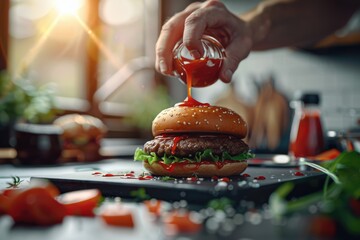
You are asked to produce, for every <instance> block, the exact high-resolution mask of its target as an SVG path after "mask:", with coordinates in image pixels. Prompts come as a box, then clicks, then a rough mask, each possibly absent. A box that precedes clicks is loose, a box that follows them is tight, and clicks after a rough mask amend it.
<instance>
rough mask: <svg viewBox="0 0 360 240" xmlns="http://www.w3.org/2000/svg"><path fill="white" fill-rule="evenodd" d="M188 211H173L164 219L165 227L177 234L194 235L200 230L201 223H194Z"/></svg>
mask: <svg viewBox="0 0 360 240" xmlns="http://www.w3.org/2000/svg"><path fill="white" fill-rule="evenodd" d="M190 214H191V213H190V212H188V211H173V212H170V213H169V214H168V215H166V216H165V217H164V224H165V227H166V228H168V230H169V229H170V230H171V231H172V230H175V231H177V232H185V233H195V232H197V231H199V230H200V229H201V223H199V222H196V221H194V220H193V219H192V218H191V215H190Z"/></svg>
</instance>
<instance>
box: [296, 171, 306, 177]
mask: <svg viewBox="0 0 360 240" xmlns="http://www.w3.org/2000/svg"><path fill="white" fill-rule="evenodd" d="M294 175H295V176H298V177H301V176H304V174H303V173H302V172H295V173H294Z"/></svg>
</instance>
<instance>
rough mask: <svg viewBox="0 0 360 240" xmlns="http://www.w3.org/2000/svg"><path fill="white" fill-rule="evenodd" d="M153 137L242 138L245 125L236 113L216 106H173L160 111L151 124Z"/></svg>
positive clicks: (245, 130)
mask: <svg viewBox="0 0 360 240" xmlns="http://www.w3.org/2000/svg"><path fill="white" fill-rule="evenodd" d="M152 133H153V135H154V136H158V135H161V134H173V133H218V134H230V135H234V136H237V137H240V138H244V137H245V136H246V134H247V124H246V122H245V121H244V119H243V118H242V117H241V116H240V115H239V114H237V113H236V112H234V111H232V110H230V109H228V108H224V107H218V106H196V107H186V106H175V107H171V108H167V109H165V110H163V111H161V112H160V113H159V114H158V115H157V116H156V118H155V119H154V121H153V123H152Z"/></svg>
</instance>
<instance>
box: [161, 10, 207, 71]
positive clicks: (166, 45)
mask: <svg viewBox="0 0 360 240" xmlns="http://www.w3.org/2000/svg"><path fill="white" fill-rule="evenodd" d="M199 6H200V3H193V4H190V5H189V6H188V7H187V8H186V9H185V10H184V11H183V12H180V13H177V14H175V15H174V16H173V17H172V18H171V19H170V20H169V21H167V22H166V23H165V24H164V25H163V27H162V29H161V32H160V35H159V38H158V41H157V43H156V46H155V49H156V60H155V67H156V69H157V71H159V72H161V73H162V74H165V75H173V65H172V61H173V59H172V55H173V54H172V50H173V49H174V46H175V45H176V43H177V42H178V40H179V39H181V37H182V36H183V31H184V23H185V19H186V18H187V17H188V16H189V15H190V14H191V13H192V12H193V11H194V10H195V9H197V8H198V7H199Z"/></svg>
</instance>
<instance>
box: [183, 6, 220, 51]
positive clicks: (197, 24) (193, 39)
mask: <svg viewBox="0 0 360 240" xmlns="http://www.w3.org/2000/svg"><path fill="white" fill-rule="evenodd" d="M220 9H221V10H222V9H225V6H224V4H223V3H221V2H219V1H218V0H211V1H207V2H204V3H203V4H202V5H201V7H199V8H198V9H196V10H195V11H193V12H192V13H191V14H190V15H189V16H188V17H187V18H186V19H185V25H184V36H183V42H184V45H185V46H186V48H187V49H188V50H189V51H190V53H191V54H192V56H193V57H194V58H200V57H201V56H202V55H203V46H202V43H201V38H202V35H203V34H204V32H205V31H206V30H207V28H211V27H213V26H215V25H216V24H217V23H218V22H219V21H221V19H223V17H224V16H223V14H222V13H223V12H221V11H219V10H220ZM214 37H216V36H214Z"/></svg>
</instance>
